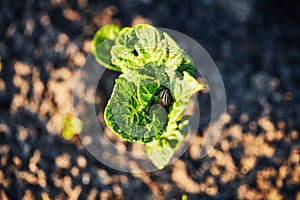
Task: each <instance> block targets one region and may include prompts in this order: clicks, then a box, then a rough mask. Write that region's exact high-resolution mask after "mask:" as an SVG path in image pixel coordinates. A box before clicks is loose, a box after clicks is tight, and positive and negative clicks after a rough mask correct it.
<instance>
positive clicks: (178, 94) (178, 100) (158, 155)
mask: <svg viewBox="0 0 300 200" xmlns="http://www.w3.org/2000/svg"><path fill="white" fill-rule="evenodd" d="M171 85H172V86H171V87H172V89H171V91H172V95H173V97H174V98H175V101H174V103H173V104H172V109H171V110H170V113H169V115H168V119H169V121H168V125H167V130H166V132H164V133H163V134H162V135H161V138H160V139H159V140H156V141H153V142H151V143H148V144H146V151H147V155H148V157H149V159H150V160H151V161H152V163H153V164H154V165H155V166H156V167H157V168H159V169H161V168H163V167H164V166H165V165H166V164H167V163H168V162H169V161H170V159H171V157H172V156H173V154H174V151H175V150H176V149H177V148H178V147H179V145H180V144H181V143H182V141H183V140H184V137H185V135H186V133H187V126H188V120H186V119H185V118H184V117H183V113H184V110H185V109H186V107H187V106H188V103H189V100H190V98H191V96H192V94H193V93H195V92H197V91H200V90H202V89H204V86H203V85H202V84H200V83H199V82H198V81H197V80H196V79H195V78H194V77H192V76H191V75H190V74H189V73H187V72H185V71H184V72H183V78H181V77H180V76H178V74H177V77H176V81H175V83H173V84H171ZM174 143H176V145H175V144H174Z"/></svg>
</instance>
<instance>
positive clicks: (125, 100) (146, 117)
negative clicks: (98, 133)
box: [104, 66, 168, 143]
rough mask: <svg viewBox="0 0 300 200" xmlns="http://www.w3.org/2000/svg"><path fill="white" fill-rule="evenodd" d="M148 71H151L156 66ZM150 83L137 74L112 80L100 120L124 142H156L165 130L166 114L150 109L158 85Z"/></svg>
mask: <svg viewBox="0 0 300 200" xmlns="http://www.w3.org/2000/svg"><path fill="white" fill-rule="evenodd" d="M151 67H152V68H151V70H152V71H153V67H156V66H151ZM149 70H150V69H149ZM153 80H154V78H153V77H151V76H148V74H143V73H142V72H140V71H138V70H134V71H130V72H128V73H126V74H122V75H121V76H120V77H119V78H117V79H116V84H115V87H114V90H113V93H112V96H111V98H110V100H109V102H108V104H107V106H106V108H105V112H104V117H105V120H106V123H107V125H108V126H109V127H110V129H111V130H113V132H114V133H116V134H117V135H119V136H120V137H122V138H123V139H125V140H128V141H131V142H132V141H136V142H141V143H147V142H151V141H153V140H154V139H159V137H160V135H161V134H162V133H163V132H164V131H165V130H166V123H167V115H168V113H167V112H166V111H165V109H164V108H163V107H162V106H160V105H153V100H154V96H155V94H157V93H158V90H159V88H160V85H161V83H160V82H153Z"/></svg>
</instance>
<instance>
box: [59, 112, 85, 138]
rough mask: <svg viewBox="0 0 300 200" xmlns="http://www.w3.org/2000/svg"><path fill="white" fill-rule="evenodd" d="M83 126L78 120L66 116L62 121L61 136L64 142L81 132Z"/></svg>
mask: <svg viewBox="0 0 300 200" xmlns="http://www.w3.org/2000/svg"><path fill="white" fill-rule="evenodd" d="M82 128H83V125H82V122H81V120H80V119H78V118H77V117H73V116H66V117H64V119H63V132H62V136H63V138H64V139H66V140H70V139H72V138H73V136H74V135H76V134H79V133H80V132H81V131H82Z"/></svg>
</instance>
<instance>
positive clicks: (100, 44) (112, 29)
mask: <svg viewBox="0 0 300 200" xmlns="http://www.w3.org/2000/svg"><path fill="white" fill-rule="evenodd" d="M120 30H121V27H120V26H117V25H114V24H109V25H106V26H104V27H102V28H101V29H100V30H99V31H98V32H97V33H96V34H95V36H94V38H93V41H92V53H93V55H94V57H95V59H96V61H97V62H98V63H99V64H101V65H103V66H104V67H106V68H108V69H111V70H114V71H118V72H121V69H120V67H117V66H115V65H113V64H112V62H111V54H110V50H111V48H112V47H113V46H114V45H115V42H114V40H115V39H116V37H117V35H118V33H119V32H120Z"/></svg>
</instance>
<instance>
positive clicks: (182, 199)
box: [181, 194, 189, 200]
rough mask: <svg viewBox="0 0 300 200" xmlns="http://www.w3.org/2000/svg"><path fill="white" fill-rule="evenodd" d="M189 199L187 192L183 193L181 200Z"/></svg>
mask: <svg viewBox="0 0 300 200" xmlns="http://www.w3.org/2000/svg"><path fill="white" fill-rule="evenodd" d="M188 199H189V197H188V195H187V194H183V195H182V196H181V200H188Z"/></svg>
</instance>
